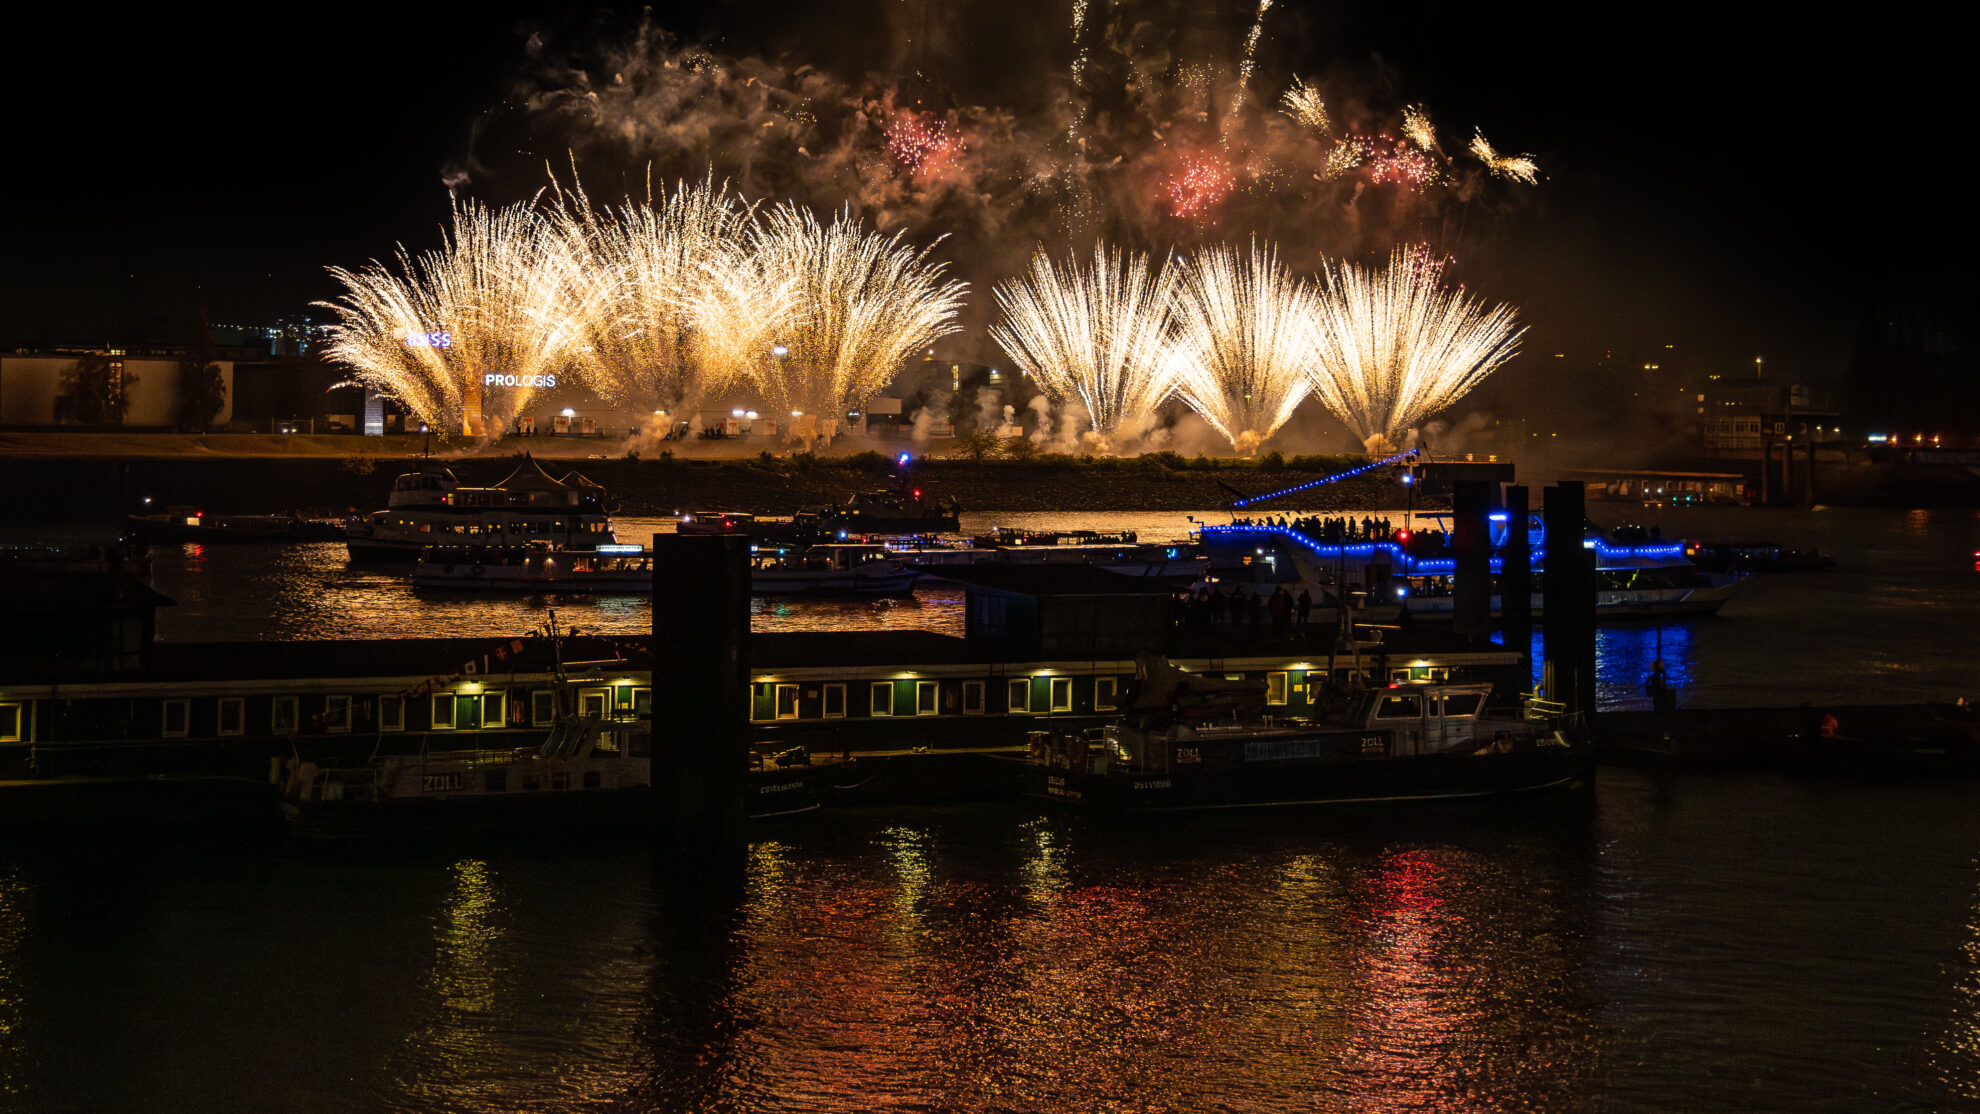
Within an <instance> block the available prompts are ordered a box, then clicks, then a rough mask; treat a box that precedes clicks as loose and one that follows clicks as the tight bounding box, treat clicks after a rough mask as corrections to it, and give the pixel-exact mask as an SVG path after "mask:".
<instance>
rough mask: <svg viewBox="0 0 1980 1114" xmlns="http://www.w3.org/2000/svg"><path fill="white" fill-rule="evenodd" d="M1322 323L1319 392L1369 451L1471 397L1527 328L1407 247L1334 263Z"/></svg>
mask: <svg viewBox="0 0 1980 1114" xmlns="http://www.w3.org/2000/svg"><path fill="white" fill-rule="evenodd" d="M1315 321H1316V323H1317V328H1316V331H1315V334H1314V340H1315V346H1316V354H1317V356H1318V360H1317V365H1318V366H1316V367H1314V368H1312V369H1311V377H1312V387H1313V393H1314V394H1315V395H1316V396H1318V397H1319V399H1320V402H1321V404H1322V405H1324V406H1325V407H1326V408H1327V409H1328V410H1329V411H1330V412H1332V413H1333V414H1334V416H1335V417H1338V418H1339V419H1341V421H1343V422H1345V423H1347V425H1348V426H1349V427H1350V428H1352V429H1353V430H1354V431H1355V433H1356V434H1357V435H1359V436H1360V437H1361V439H1362V441H1363V443H1364V444H1365V445H1367V446H1368V449H1369V451H1370V452H1378V451H1385V450H1387V449H1390V448H1393V446H1394V445H1395V443H1396V441H1397V440H1398V439H1399V438H1400V437H1402V436H1403V435H1404V433H1405V432H1406V431H1408V430H1410V429H1413V428H1415V427H1416V426H1417V425H1418V424H1419V423H1421V422H1422V421H1423V420H1424V419H1426V418H1428V417H1430V416H1431V415H1433V414H1435V413H1437V412H1438V411H1440V410H1443V409H1446V408H1447V407H1449V406H1450V405H1451V404H1452V403H1454V402H1456V401H1457V400H1458V399H1459V398H1461V397H1463V396H1464V395H1465V393H1466V392H1468V391H1470V390H1471V389H1472V388H1473V387H1475V386H1477V385H1478V384H1479V383H1480V382H1481V381H1483V380H1484V379H1485V377H1486V376H1488V375H1490V374H1491V373H1492V372H1493V371H1494V370H1496V369H1497V368H1498V367H1499V366H1500V365H1501V364H1503V363H1505V361H1506V360H1508V359H1510V358H1511V357H1512V355H1513V353H1514V352H1516V351H1517V350H1518V348H1519V338H1520V337H1521V336H1522V335H1523V334H1524V333H1525V331H1526V330H1524V329H1522V328H1516V327H1515V324H1514V310H1513V308H1512V307H1510V306H1506V305H1500V306H1495V307H1493V308H1491V309H1489V310H1488V309H1486V308H1485V304H1484V303H1483V302H1482V301H1480V300H1477V299H1472V298H1468V297H1466V296H1465V295H1464V294H1463V293H1462V292H1458V291H1448V290H1445V289H1443V288H1442V287H1440V286H1439V285H1438V284H1437V280H1436V278H1435V276H1434V275H1431V274H1427V273H1425V272H1424V271H1423V270H1422V269H1421V268H1419V267H1417V266H1414V265H1412V263H1411V260H1410V258H1409V256H1408V253H1407V252H1406V251H1404V250H1401V249H1398V250H1397V251H1396V252H1395V253H1394V254H1393V255H1391V256H1390V259H1389V266H1388V267H1387V268H1386V269H1383V270H1380V271H1375V270H1371V269H1365V268H1362V267H1359V266H1353V265H1342V266H1339V267H1333V266H1330V267H1328V269H1327V272H1326V274H1325V276H1324V278H1323V282H1322V288H1321V291H1320V295H1319V297H1318V299H1317V305H1316V316H1315Z"/></svg>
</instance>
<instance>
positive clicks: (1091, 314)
mask: <svg viewBox="0 0 1980 1114" xmlns="http://www.w3.org/2000/svg"><path fill="white" fill-rule="evenodd" d="M996 293H997V304H998V306H999V307H1000V308H1001V309H1002V310H1003V314H1004V319H1003V321H1002V322H1000V323H999V324H997V325H995V326H993V327H992V328H991V330H990V336H991V339H993V340H995V341H996V342H997V343H998V344H999V345H1001V346H1003V349H1004V351H1005V352H1007V353H1009V354H1010V357H1011V359H1012V360H1013V361H1015V362H1016V363H1017V365H1018V368H1019V369H1020V370H1022V371H1023V372H1024V373H1025V374H1026V375H1028V376H1030V377H1031V378H1032V379H1034V380H1036V381H1037V382H1038V384H1039V386H1040V387H1042V388H1043V389H1044V390H1045V393H1046V394H1048V395H1050V396H1052V398H1053V399H1054V400H1056V401H1060V402H1064V401H1066V400H1068V399H1073V400H1077V401H1078V402H1079V403H1080V404H1081V405H1082V406H1084V407H1085V408H1086V413H1087V415H1088V417H1089V419H1090V420H1091V421H1092V423H1093V428H1094V431H1095V432H1096V433H1098V434H1099V435H1100V436H1101V437H1102V438H1103V439H1105V440H1106V441H1107V442H1108V443H1109V444H1114V443H1117V442H1118V440H1119V439H1120V438H1121V437H1122V436H1123V435H1125V434H1131V433H1132V432H1134V431H1135V430H1137V429H1138V428H1140V427H1142V426H1144V425H1145V424H1146V423H1148V422H1149V421H1150V419H1151V418H1152V417H1153V416H1154V412H1155V408H1156V407H1157V406H1158V405H1160V404H1161V402H1162V400H1163V398H1164V397H1165V396H1166V395H1167V394H1168V393H1169V381H1168V375H1167V369H1166V368H1165V366H1164V363H1163V360H1164V356H1165V348H1166V344H1167V340H1168V326H1169V303H1170V297H1171V281H1170V278H1169V275H1168V272H1166V271H1164V270H1162V269H1160V268H1154V267H1151V266H1150V264H1149V260H1148V257H1147V256H1145V255H1139V254H1130V253H1127V252H1123V251H1119V250H1109V249H1108V248H1107V247H1106V245H1104V244H1103V245H1098V246H1096V247H1095V248H1094V250H1093V265H1092V266H1091V267H1079V266H1075V265H1073V264H1072V263H1070V262H1068V263H1067V265H1066V266H1065V267H1064V268H1063V269H1061V268H1058V267H1054V266H1053V264H1052V261H1051V260H1050V259H1049V258H1048V257H1047V256H1046V255H1045V253H1044V252H1042V251H1041V252H1039V253H1038V254H1037V255H1035V256H1033V257H1032V260H1031V270H1030V272H1029V273H1028V274H1027V275H1025V276H1024V277H1023V278H1021V279H1017V280H1015V281H1012V282H1009V283H1006V284H1003V285H1001V286H999V287H998V288H997V292H996Z"/></svg>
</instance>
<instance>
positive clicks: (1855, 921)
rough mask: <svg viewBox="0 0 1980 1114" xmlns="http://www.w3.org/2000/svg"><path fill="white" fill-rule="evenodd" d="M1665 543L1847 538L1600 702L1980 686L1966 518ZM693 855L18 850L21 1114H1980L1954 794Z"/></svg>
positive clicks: (1716, 788)
mask: <svg viewBox="0 0 1980 1114" xmlns="http://www.w3.org/2000/svg"><path fill="white" fill-rule="evenodd" d="M1604 509H1605V508H1602V507H1600V506H1597V507H1596V508H1595V509H1594V513H1595V515H1596V517H1597V518H1598V519H1601V518H1603V511H1604ZM1198 517H1203V516H1202V515H1199V516H1198ZM1178 518H1180V516H1106V515H1096V516H1081V517H1080V518H1079V519H1076V520H1073V521H1064V520H1059V521H1058V522H1057V524H1058V525H1062V526H1081V527H1085V528H1090V529H1120V528H1131V529H1137V530H1139V531H1140V532H1141V533H1142V536H1143V537H1163V536H1168V535H1169V534H1170V533H1171V532H1172V531H1173V530H1174V527H1175V523H1176V520H1177V519H1178ZM1157 519H1159V521H1157ZM998 521H1000V522H1018V521H1020V520H1019V518H1018V516H1008V515H1007V516H998ZM1618 521H1619V520H1618ZM985 524H987V523H985ZM1608 524H1611V525H1612V524H1614V521H1609V522H1608ZM1658 524H1659V525H1660V526H1661V528H1662V530H1663V533H1664V535H1665V536H1666V537H1674V536H1679V535H1680V534H1683V535H1688V536H1696V537H1711V538H1739V539H1743V540H1773V541H1779V542H1782V543H1786V544H1794V545H1802V546H1807V545H1819V546H1820V547H1821V548H1822V549H1823V550H1824V551H1828V552H1834V553H1835V554H1836V555H1837V556H1838V557H1839V558H1840V559H1841V561H1842V564H1841V566H1840V567H1839V568H1837V569H1834V570H1830V571H1827V572H1820V573H1808V574H1792V575H1783V576H1776V577H1769V578H1760V579H1756V580H1755V581H1753V582H1752V583H1750V584H1748V585H1747V586H1746V588H1745V589H1744V590H1742V592H1741V593H1740V595H1739V596H1738V597H1736V598H1735V599H1734V601H1733V602H1732V603H1730V604H1729V605H1728V606H1727V607H1726V608H1725V611H1724V613H1723V614H1722V616H1721V617H1719V618H1717V619H1714V620H1709V621H1702V620H1701V621H1695V622H1688V623H1673V624H1666V625H1664V626H1663V627H1662V628H1661V629H1659V628H1657V627H1655V626H1628V627H1611V628H1605V630H1604V631H1603V634H1602V645H1601V654H1602V664H1603V667H1604V669H1605V670H1606V673H1605V676H1604V680H1603V684H1604V687H1603V692H1604V695H1605V698H1606V699H1607V700H1608V701H1609V702H1610V703H1611V705H1619V704H1627V703H1628V702H1630V701H1632V700H1634V699H1635V692H1636V687H1635V686H1636V685H1637V684H1638V683H1639V682H1638V679H1637V677H1638V676H1640V675H1632V671H1633V670H1635V669H1636V668H1637V667H1638V666H1640V665H1642V664H1643V663H1644V662H1645V661H1647V660H1648V659H1647V657H1646V655H1649V654H1654V653H1655V652H1656V647H1657V644H1658V642H1659V641H1661V645H1662V650H1663V653H1664V655H1665V656H1666V658H1667V659H1669V660H1672V661H1674V662H1675V663H1676V667H1677V668H1676V675H1677V678H1678V680H1679V681H1680V682H1681V683H1683V684H1684V686H1685V687H1684V693H1683V697H1682V698H1683V699H1684V700H1685V701H1686V702H1687V703H1699V704H1705V703H1720V704H1740V703H1796V702H1799V701H1802V700H1832V699H1838V698H1842V697H1847V698H1851V699H1858V700H1885V699H1888V700H1907V699H1928V698H1947V697H1950V696H1953V695H1958V694H1962V693H1970V692H1973V691H1974V689H1975V688H1976V684H1975V682H1976V670H1975V665H1974V662H1975V660H1976V658H1977V657H1980V653H1976V650H1980V638H1977V637H1976V635H1975V634H1974V632H1973V629H1972V626H1973V621H1974V618H1975V616H1976V615H1980V607H1976V604H1980V570H1976V569H1975V567H1974V566H1975V560H1976V559H1975V557H1974V555H1973V554H1974V551H1975V550H1976V549H1980V516H1975V515H1974V514H1973V513H1972V512H1946V511H1940V512H1887V511H1871V510H1834V511H1822V512H1749V511H1742V512H1731V513H1712V512H1691V513H1688V514H1681V515H1672V516H1670V517H1667V518H1665V519H1662V520H1659V521H1658ZM628 525H629V526H630V525H631V524H628ZM971 525H972V526H975V525H979V524H978V523H972V524H971ZM1183 525H1185V526H1186V525H1187V523H1186V522H1185V523H1183ZM638 528H639V529H643V528H644V524H641V525H640V526H639V527H638ZM623 533H624V535H625V536H627V537H633V536H637V533H636V531H635V529H633V528H627V529H625V530H623ZM156 580H157V585H158V587H159V588H160V589H161V590H162V591H164V592H165V593H166V594H167V595H171V596H174V597H175V598H177V599H178V600H179V601H180V605H179V607H178V608H176V609H172V610H169V611H167V612H164V613H162V614H161V618H160V628H161V633H162V634H163V636H164V637H166V638H168V639H173V640H187V639H200V638H301V637H314V636H327V635H338V634H342V635H348V636H359V635H367V636H368V635H390V634H413V633H421V634H429V633H430V634H477V633H491V634H492V633H502V634H506V633H511V632H513V631H514V630H516V629H519V628H523V627H527V626H530V625H534V624H535V623H537V622H540V621H541V612H542V610H543V608H545V607H547V606H550V604H551V602H552V601H547V600H537V601H512V602H504V603H494V604H490V603H485V602H476V601H462V600H445V599H427V598H424V597H420V596H415V595H413V594H411V593H410V592H408V591H406V590H405V589H404V588H403V587H402V586H401V585H399V584H398V582H397V580H396V578H395V577H392V576H389V575H386V574H381V573H376V572H373V571H368V570H353V569H349V568H347V567H345V566H344V563H343V561H342V556H341V553H339V552H337V551H336V549H335V547H309V546H305V547H294V548H291V549H286V550H279V551H270V550H261V549H251V548H240V549H231V550H213V551H207V552H195V551H192V550H182V551H168V552H166V553H163V554H161V556H160V557H159V560H158V563H157V567H156ZM556 605H557V606H558V608H559V612H560V615H561V616H565V617H568V618H569V619H570V620H572V621H576V622H578V623H580V624H581V625H584V626H596V627H600V628H604V629H614V630H624V631H628V632H631V631H641V630H645V629H648V625H649V621H650V620H649V618H648V616H647V614H646V613H645V611H644V609H643V605H642V604H641V603H640V602H638V601H633V600H595V601H583V600H577V601H556ZM957 610H958V603H957V601H956V599H955V598H954V595H953V594H950V593H946V592H943V591H940V590H930V591H927V592H924V593H923V594H922V595H920V596H918V598H917V600H916V601H915V602H914V603H912V604H907V605H902V606H897V607H888V608H879V607H874V606H871V605H810V604H777V605H772V606H765V605H759V607H758V609H757V611H756V613H755V616H754V618H753V622H754V623H755V625H756V626H757V628H758V629H807V628H809V629H819V628H822V627H831V626H834V625H838V626H885V625H901V626H917V627H926V628H931V629H937V630H954V629H956V626H957V621H958V620H957V615H956V613H957ZM677 865H678V864H675V863H673V862H671V861H668V860H666V859H665V858H664V857H662V856H660V855H658V854H657V853H656V852H653V851H651V850H649V849H648V848H647V847H646V846H645V845H644V844H643V843H641V842H639V841H638V840H636V839H635V840H631V841H623V840H621V841H598V840H590V841H569V840H559V841H549V842H545V841H535V842H520V843H519V842H488V841H483V842H463V843H421V844H417V845H403V846H391V847H384V848H376V847H374V848H362V849H349V850H341V849H340V850H330V851H325V850H318V849H302V848H297V847H294V846H291V845H288V844H284V843H280V842H261V841H248V842H245V843H243V842H241V841H238V840H229V841H226V842H225V843H221V844H215V843H202V842H192V843H174V842H164V843H160V842H145V843H142V844H130V843H120V842H110V841H104V842H81V843H77V842H61V843H55V842H43V843H27V842H14V843H9V844H5V845H0V1110H23V1111H69V1110H74V1111H101V1112H122V1111H133V1112H136V1111H144V1112H165V1111H189V1112H190V1111H199V1112H208V1111H236V1110H238V1111H265V1110H282V1111H338V1112H343V1111H360V1112H369V1111H464V1112H465V1111H473V1112H482V1111H515V1110H530V1111H546V1112H551V1111H554V1112H562V1111H573V1112H576V1111H668V1112H672V1111H736V1112H745V1111H869V1110H901V1111H948V1110H957V1111H984V1112H990V1111H997V1112H1005V1111H1010V1112H1017V1111H1074V1110H1078V1111H1087V1110H1099V1111H1123V1112H1125V1111H1137V1112H1139V1111H1175V1112H1184V1111H1202V1110H1231V1111H1481V1112H1482V1111H1616V1112H1634V1111H1656V1112H1665V1111H1746V1110H1760V1111H1837V1112H1852V1114H1857V1112H1881V1111H1961V1110H1980V808H1975V807H1974V786H1973V785H1972V784H1970V783H1954V784H1930V783H1894V784H1879V785H1865V784H1854V783H1848V782H1842V781H1834V780H1803V779H1794V778H1789V777H1786V776H1782V775H1777V774H1771V773H1741V774H1722V775H1710V776H1707V775H1696V774H1685V773H1674V772H1654V771H1643V770H1633V769H1627V768H1616V767H1606V768H1604V769H1602V770H1601V771H1599V773H1598V776H1597V778H1596V779H1595V784H1594V786H1593V787H1592V789H1591V790H1590V791H1589V792H1587V793H1586V794H1583V795H1569V796H1565V797H1562V798H1557V799H1553V800H1549V801H1546V802H1529V803H1524V804H1521V805H1519V806H1517V807H1512V806H1505V805H1494V806H1471V807H1461V808H1436V809H1410V810H1401V811H1382V810H1352V811H1345V812H1306V811H1297V812H1285V813H1275V814H1271V815H1259V816H1237V817H1232V816H1215V817H1206V818H1201V819H1194V820H1190V821H1187V822H1182V823H1175V822H1169V823H1164V824H1162V825H1160V826H1154V825H1127V826H1109V825H1106V824H1102V823H1097V822H1092V821H1088V820H1085V819H1083V818H1080V817H1077V816H1070V815H1065V814H1060V813H1054V812H1044V811H1039V810H1035V809H1032V808H1029V807H1024V806H1012V805H997V806H989V805H985V806H970V807H951V808H919V809H892V810H854V811H843V812H830V813H814V814H811V815H808V816H805V817H800V818H797V822H795V823H792V824H790V825H787V826H784V827H779V828H774V829H769V830H766V831H763V832H760V833H758V834H757V835H756V836H755V837H754V838H753V839H752V840H751V842H750V843H749V845H748V847H747V849H746V850H745V851H744V852H743V854H742V856H741V857H740V858H739V860H738V861H737V862H736V863H734V864H733V865H732V868H728V869H715V870H713V871H712V874H711V875H703V876H700V877H698V878H696V879H695V880H694V881H693V882H692V883H688V882H683V881H682V880H680V878H679V877H678V874H677V871H676V870H675V869H674V868H675V867H676V866H677Z"/></svg>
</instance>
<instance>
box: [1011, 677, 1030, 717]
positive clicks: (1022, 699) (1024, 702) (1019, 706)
mask: <svg viewBox="0 0 1980 1114" xmlns="http://www.w3.org/2000/svg"><path fill="white" fill-rule="evenodd" d="M1005 699H1006V700H1007V701H1008V703H1007V704H1006V707H1008V708H1009V709H1010V710H1011V711H1013V712H1029V711H1030V710H1031V678H1029V677H1014V678H1012V679H1011V683H1010V686H1009V689H1008V691H1007V692H1006V693H1005Z"/></svg>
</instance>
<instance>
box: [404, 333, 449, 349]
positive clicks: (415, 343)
mask: <svg viewBox="0 0 1980 1114" xmlns="http://www.w3.org/2000/svg"><path fill="white" fill-rule="evenodd" d="M453 346H454V334H452V333H407V334H406V347H407V348H452V347H453Z"/></svg>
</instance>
